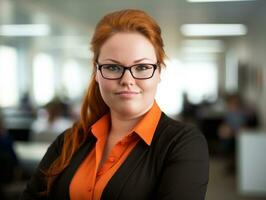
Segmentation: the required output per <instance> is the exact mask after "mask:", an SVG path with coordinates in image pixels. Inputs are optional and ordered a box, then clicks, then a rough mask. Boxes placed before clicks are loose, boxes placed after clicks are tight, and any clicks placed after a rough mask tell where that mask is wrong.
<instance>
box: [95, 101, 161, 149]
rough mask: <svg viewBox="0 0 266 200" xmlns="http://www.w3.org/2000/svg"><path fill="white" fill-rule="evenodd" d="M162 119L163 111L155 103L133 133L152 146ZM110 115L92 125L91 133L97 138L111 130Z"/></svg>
mask: <svg viewBox="0 0 266 200" xmlns="http://www.w3.org/2000/svg"><path fill="white" fill-rule="evenodd" d="M160 117H161V110H160V108H159V106H158V104H157V103H156V101H154V103H153V105H152V107H151V109H150V110H149V111H148V112H147V113H146V114H145V115H144V117H143V118H142V119H141V120H140V121H139V122H138V123H137V125H136V126H135V127H134V129H133V132H134V133H136V134H137V135H138V136H139V137H140V138H141V139H142V140H143V141H144V142H145V143H146V144H147V145H150V144H151V141H152V138H153V135H154V133H155V130H156V127H157V125H158V123H159V120H160ZM110 121H111V118H110V113H108V114H105V115H104V116H103V117H101V118H100V119H99V120H98V121H97V122H95V123H94V124H93V125H92V128H91V132H92V134H93V135H94V136H95V137H96V138H97V139H99V138H101V137H103V136H104V134H106V133H108V132H109V128H110Z"/></svg>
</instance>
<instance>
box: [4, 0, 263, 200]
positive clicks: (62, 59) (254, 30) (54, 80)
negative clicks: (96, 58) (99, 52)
mask: <svg viewBox="0 0 266 200" xmlns="http://www.w3.org/2000/svg"><path fill="white" fill-rule="evenodd" d="M122 8H138V9H143V10H145V11H147V12H148V13H149V14H151V15H152V16H153V17H154V18H155V19H156V20H157V21H158V23H159V24H160V26H161V28H162V33H163V39H164V42H165V50H166V53H167V55H168V58H167V60H166V64H167V68H166V70H164V71H163V72H162V82H161V84H160V86H159V89H158V94H157V97H156V99H157V102H158V103H159V105H160V106H161V108H162V110H163V111H165V112H166V113H167V114H168V115H170V116H171V117H172V118H175V119H177V120H183V121H185V122H187V123H192V124H195V125H196V126H198V127H199V128H200V129H201V130H202V132H203V133H204V135H205V136H206V139H207V141H208V144H209V150H210V182H209V187H208V191H207V197H206V199H207V200H220V199H221V200H231V199H232V200H238V199H241V200H242V199H246V200H256V199H258V200H259V199H266V156H265V152H266V58H265V57H266V22H265V19H266V1H265V0H242V1H241V0H235V1H230V0H220V1H218V0H163V1H160V0H150V1H138V0H136V1H129V0H112V1H106V0H98V1H96V0H75V1H74V0H0V145H1V146H0V159H1V160H0V195H1V196H0V199H18V196H19V194H20V192H21V191H22V190H23V188H24V187H25V182H26V181H27V180H28V178H29V177H30V175H31V174H32V173H33V171H34V169H35V168H36V165H37V163H38V162H39V161H40V159H41V157H42V156H43V154H44V153H45V151H46V149H47V147H48V146H49V144H50V143H51V142H52V141H53V140H54V138H55V137H56V136H57V135H58V134H60V133H61V132H62V131H63V130H64V129H66V128H68V127H70V126H71V124H72V123H73V122H74V121H75V120H77V119H78V117H79V109H80V103H81V101H82V98H83V94H84V91H85V90H86V87H87V84H88V80H89V78H90V74H91V67H92V63H91V56H92V55H91V52H90V50H89V48H90V47H89V41H90V38H91V36H92V33H93V30H94V27H95V25H96V23H97V21H98V20H99V19H100V18H101V17H102V16H103V15H104V14H106V13H107V12H110V11H114V10H118V9H122Z"/></svg>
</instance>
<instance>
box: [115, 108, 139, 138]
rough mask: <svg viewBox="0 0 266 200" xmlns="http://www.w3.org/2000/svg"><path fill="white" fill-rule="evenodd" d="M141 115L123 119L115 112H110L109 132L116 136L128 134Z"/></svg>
mask: <svg viewBox="0 0 266 200" xmlns="http://www.w3.org/2000/svg"><path fill="white" fill-rule="evenodd" d="M142 116H143V115H141V116H138V117H134V118H128V119H125V118H123V117H120V116H119V115H117V114H115V113H111V121H112V126H111V133H112V134H113V135H117V136H124V135H125V134H128V133H129V132H130V131H132V130H133V128H134V127H135V126H136V124H137V123H138V122H139V121H140V120H141V118H142Z"/></svg>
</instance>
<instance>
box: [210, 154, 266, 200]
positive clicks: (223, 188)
mask: <svg viewBox="0 0 266 200" xmlns="http://www.w3.org/2000/svg"><path fill="white" fill-rule="evenodd" d="M225 168H226V163H225V161H224V159H223V158H211V161H210V179H209V185H208V190H207V195H206V200H266V196H265V197H252V196H249V197H246V196H243V195H242V196H241V195H239V194H238V192H237V181H236V176H235V174H234V173H228V171H226V170H225Z"/></svg>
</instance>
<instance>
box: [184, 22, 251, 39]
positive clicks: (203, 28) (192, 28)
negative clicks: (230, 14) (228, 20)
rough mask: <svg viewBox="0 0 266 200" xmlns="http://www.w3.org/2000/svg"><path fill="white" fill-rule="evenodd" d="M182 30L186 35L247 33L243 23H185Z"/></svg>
mask: <svg viewBox="0 0 266 200" xmlns="http://www.w3.org/2000/svg"><path fill="white" fill-rule="evenodd" d="M181 32H182V34H183V35H185V36H240V35H246V34H247V28H246V26H245V25H243V24H184V25H182V26H181Z"/></svg>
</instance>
